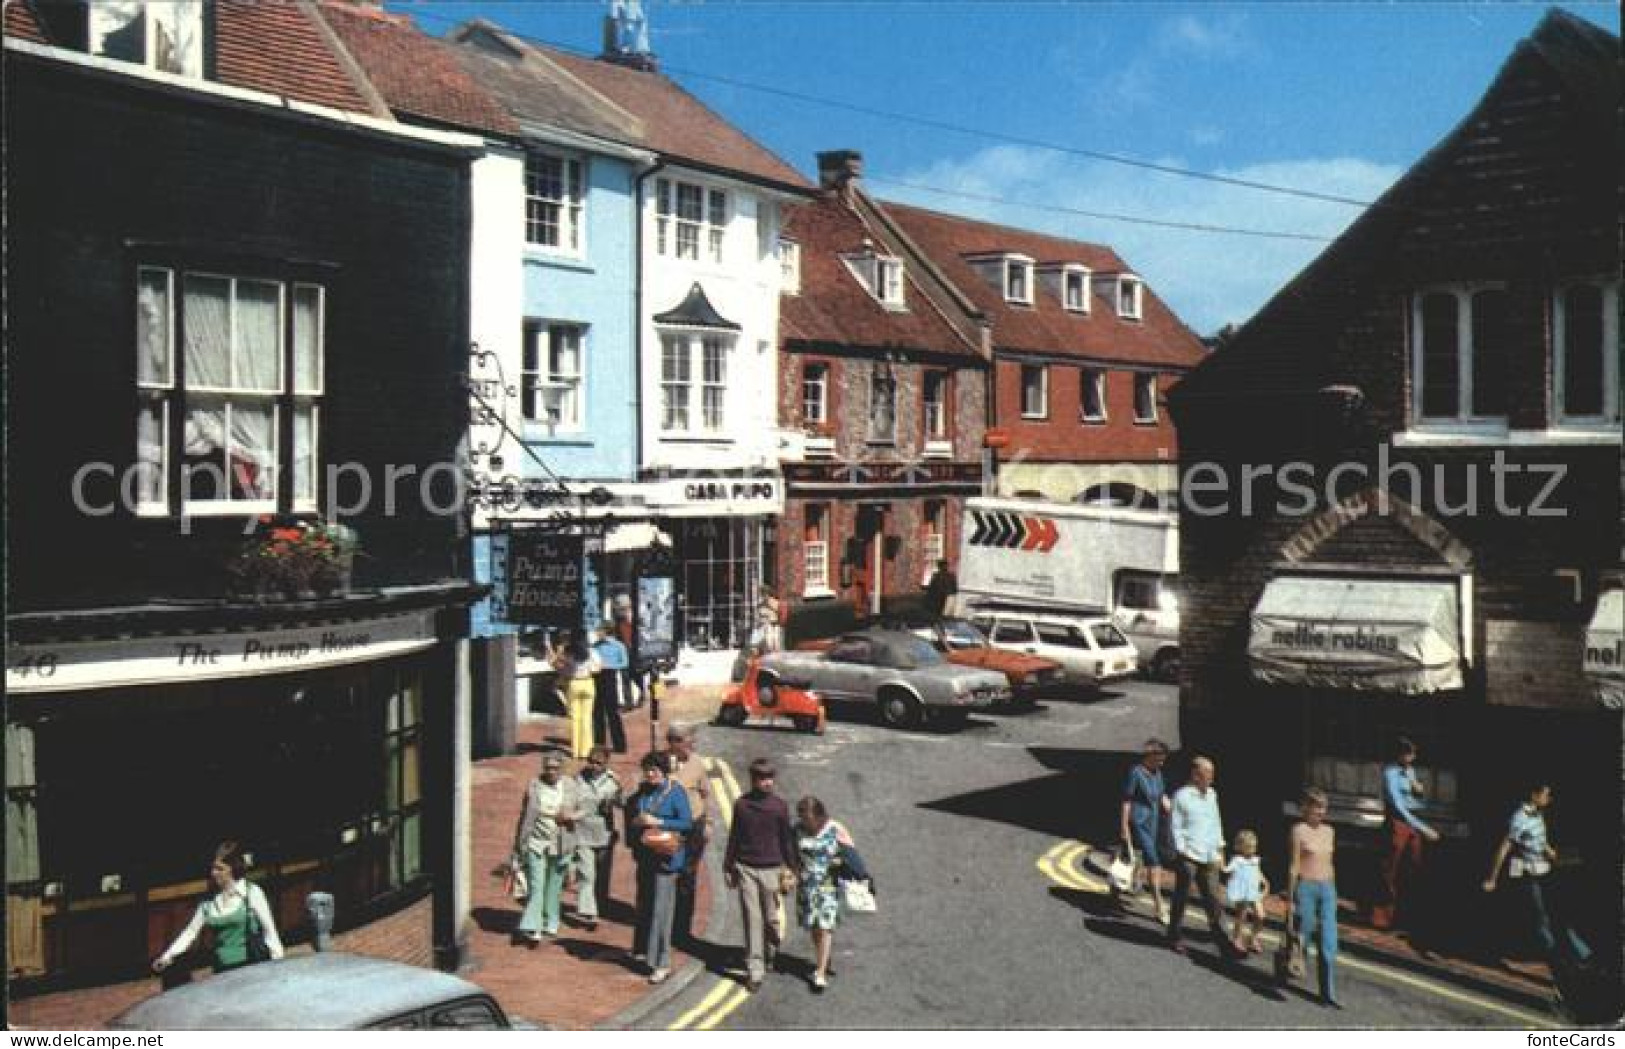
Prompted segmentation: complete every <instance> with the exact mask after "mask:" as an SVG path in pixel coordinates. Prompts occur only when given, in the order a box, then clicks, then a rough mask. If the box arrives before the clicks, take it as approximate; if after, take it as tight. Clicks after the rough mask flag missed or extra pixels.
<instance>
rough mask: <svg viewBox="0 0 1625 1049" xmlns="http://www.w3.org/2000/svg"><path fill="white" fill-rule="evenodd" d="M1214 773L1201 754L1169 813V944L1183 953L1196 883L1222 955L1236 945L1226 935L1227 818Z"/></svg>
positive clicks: (1227, 955) (1231, 953)
mask: <svg viewBox="0 0 1625 1049" xmlns="http://www.w3.org/2000/svg"><path fill="white" fill-rule="evenodd" d="M1216 773H1217V769H1216V768H1215V767H1214V765H1213V761H1212V760H1211V759H1209V758H1206V757H1198V758H1196V759H1195V760H1194V761H1192V762H1191V779H1190V782H1189V783H1187V784H1185V785H1184V786H1183V787H1180V788H1179V790H1178V791H1177V792H1176V793H1175V794H1174V800H1173V805H1172V808H1171V811H1170V813H1169V822H1170V823H1171V824H1172V825H1173V832H1174V833H1173V837H1174V900H1173V907H1172V910H1171V912H1170V914H1169V916H1168V946H1169V948H1170V949H1172V950H1174V951H1177V952H1178V953H1180V954H1184V953H1185V944H1184V940H1183V932H1184V929H1183V926H1184V923H1185V904H1186V903H1187V902H1189V900H1190V895H1191V885H1192V884H1193V883H1194V884H1195V885H1196V887H1197V888H1199V889H1200V890H1201V891H1202V909H1203V910H1204V911H1206V912H1207V923H1208V930H1209V931H1210V932H1211V933H1212V935H1213V942H1214V943H1216V944H1217V945H1218V947H1219V953H1220V954H1221V955H1223V956H1224V957H1225V958H1234V957H1235V948H1234V947H1233V946H1231V944H1230V940H1229V938H1228V937H1226V936H1225V934H1224V917H1223V915H1222V914H1221V913H1220V910H1219V873H1220V870H1221V868H1222V867H1223V865H1224V819H1223V817H1222V816H1221V815H1220V813H1219V792H1218V791H1217V790H1215V789H1214V787H1213V780H1214V777H1215V775H1216Z"/></svg>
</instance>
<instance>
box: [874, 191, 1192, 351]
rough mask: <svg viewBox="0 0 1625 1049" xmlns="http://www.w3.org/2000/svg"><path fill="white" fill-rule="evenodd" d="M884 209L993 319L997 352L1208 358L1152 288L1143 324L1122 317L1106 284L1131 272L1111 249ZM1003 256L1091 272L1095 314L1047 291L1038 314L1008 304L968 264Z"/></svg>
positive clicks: (902, 208) (1036, 305)
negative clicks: (1108, 277)
mask: <svg viewBox="0 0 1625 1049" xmlns="http://www.w3.org/2000/svg"><path fill="white" fill-rule="evenodd" d="M881 206H882V207H883V208H884V209H885V210H886V213H887V214H889V215H891V216H892V218H893V219H894V220H895V221H896V222H897V224H898V225H899V226H901V227H902V229H903V231H904V232H905V233H907V234H908V235H909V236H910V237H911V238H913V240H914V241H915V243H917V244H918V245H919V246H920V249H921V250H922V251H924V252H925V253H926V254H927V255H929V256H930V257H931V259H932V261H933V262H935V263H936V264H937V266H939V267H940V268H941V269H942V271H943V273H944V274H945V275H946V276H947V277H948V279H949V280H951V281H952V282H953V283H954V284H955V285H957V286H958V287H959V288H960V289H961V290H963V291H964V292H965V294H967V295H968V296H970V298H971V300H972V301H973V302H975V303H976V305H977V307H978V308H979V309H981V310H982V311H983V312H984V313H986V314H987V316H988V317H989V319H991V321H992V322H993V344H994V346H995V347H996V348H998V349H1000V350H1025V351H1029V352H1034V353H1052V354H1059V355H1065V356H1073V357H1083V358H1089V359H1095V360H1111V361H1123V362H1128V363H1134V364H1156V365H1167V366H1171V367H1175V368H1189V367H1193V366H1194V365H1196V364H1197V363H1199V362H1200V361H1201V360H1202V358H1203V357H1204V356H1206V351H1205V350H1204V349H1203V348H1202V343H1201V340H1199V339H1198V338H1197V337H1196V335H1195V334H1194V333H1192V332H1191V330H1190V329H1189V328H1187V327H1186V326H1185V324H1184V322H1183V321H1181V320H1180V319H1179V318H1178V317H1176V316H1174V314H1173V312H1172V311H1171V310H1169V309H1168V307H1167V306H1166V305H1164V304H1163V302H1162V300H1161V299H1159V298H1157V296H1156V295H1155V294H1153V293H1152V291H1151V287H1150V285H1149V284H1147V285H1145V286H1144V292H1143V299H1142V302H1141V310H1140V313H1141V316H1142V318H1143V319H1142V320H1139V321H1129V320H1123V319H1122V318H1120V317H1118V316H1117V311H1116V308H1115V305H1114V304H1113V303H1110V302H1107V301H1105V300H1103V299H1102V298H1101V296H1100V294H1099V293H1100V290H1101V285H1102V283H1103V282H1102V281H1101V280H1100V277H1101V275H1104V274H1115V273H1120V272H1124V271H1127V270H1128V269H1129V267H1128V266H1127V264H1125V263H1124V262H1123V260H1122V259H1121V258H1119V257H1118V256H1117V253H1116V252H1114V251H1112V250H1111V249H1110V248H1107V247H1103V246H1101V245H1098V244H1086V243H1083V242H1080V241H1074V240H1063V239H1061V238H1059V237H1051V236H1047V235H1045V234H1042V233H1034V232H1031V231H1029V230H1021V229H1014V228H1011V227H1009V226H996V225H993V224H991V223H986V222H978V221H976V220H974V219H967V218H961V217H959V216H957V215H945V214H942V213H941V212H936V211H927V210H925V209H923V208H915V207H909V206H906V205H902V204H891V203H885V204H882V205H881ZM1002 253H1011V254H1017V255H1026V256H1029V257H1030V258H1032V259H1034V260H1036V261H1037V263H1038V264H1039V265H1040V266H1043V265H1044V264H1046V263H1068V262H1073V263H1080V264H1082V265H1084V266H1087V267H1089V269H1090V270H1092V271H1094V273H1095V275H1096V283H1095V289H1096V295H1095V298H1094V301H1093V302H1092V303H1091V308H1090V311H1089V312H1088V313H1087V314H1081V313H1074V312H1072V311H1070V310H1068V309H1066V308H1065V307H1064V306H1063V305H1062V304H1061V302H1060V300H1059V299H1058V298H1057V297H1056V296H1055V295H1054V294H1052V293H1050V292H1048V291H1046V290H1045V289H1044V288H1042V287H1039V288H1037V289H1036V290H1035V293H1034V296H1033V299H1034V302H1033V304H1032V305H1031V306H1024V305H1015V304H1012V303H1009V302H1006V301H1005V298H1004V292H1003V289H1000V288H995V287H994V286H993V285H992V284H990V283H989V282H988V281H987V280H986V279H985V278H984V277H983V276H982V275H981V274H980V273H979V272H978V271H977V270H976V269H975V268H973V267H972V266H971V264H970V263H969V262H967V261H966V257H967V256H976V255H991V254H1002ZM1035 281H1036V275H1035Z"/></svg>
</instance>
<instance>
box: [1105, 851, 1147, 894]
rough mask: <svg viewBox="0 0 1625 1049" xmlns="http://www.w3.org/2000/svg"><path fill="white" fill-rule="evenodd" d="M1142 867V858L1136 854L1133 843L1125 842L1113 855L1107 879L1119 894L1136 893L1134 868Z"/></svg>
mask: <svg viewBox="0 0 1625 1049" xmlns="http://www.w3.org/2000/svg"><path fill="white" fill-rule="evenodd" d="M1139 865H1140V858H1139V857H1138V856H1136V855H1135V853H1134V845H1133V843H1132V842H1124V843H1123V844H1122V845H1121V846H1119V847H1118V849H1117V851H1116V852H1114V853H1112V862H1111V866H1110V867H1108V868H1107V869H1106V878H1107V880H1108V881H1110V882H1111V886H1112V889H1113V890H1115V891H1117V892H1123V893H1131V892H1133V891H1134V868H1135V867H1138V866H1139Z"/></svg>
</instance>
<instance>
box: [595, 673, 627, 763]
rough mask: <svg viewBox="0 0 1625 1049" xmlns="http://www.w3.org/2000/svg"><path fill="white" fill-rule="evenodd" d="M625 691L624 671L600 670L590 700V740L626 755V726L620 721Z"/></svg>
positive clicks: (596, 744)
mask: <svg viewBox="0 0 1625 1049" xmlns="http://www.w3.org/2000/svg"><path fill="white" fill-rule="evenodd" d="M625 691H626V671H624V670H600V671H599V672H598V680H597V688H596V690H595V692H594V693H593V699H592V738H593V743H594V745H595V746H600V747H609V748H611V749H613V750H614V751H615V753H617V754H625V753H626V724H625V723H624V722H622V721H621V697H622V695H623V694H624V693H625Z"/></svg>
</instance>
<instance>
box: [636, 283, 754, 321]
mask: <svg viewBox="0 0 1625 1049" xmlns="http://www.w3.org/2000/svg"><path fill="white" fill-rule="evenodd" d="M655 323H656V324H667V325H681V326H683V327H688V328H715V329H717V330H718V331H743V330H744V329H743V328H741V327H740V326H739V325H738V324H735V323H734V322H733V321H731V320H729V319H728V318H726V317H724V316H723V315H722V314H720V313H718V312H717V308H716V307H715V306H713V305H711V300H710V299H709V298H707V297H706V294H705V289H704V288H702V287H700V282H699V281H695V282H694V286H693V287H691V288H689V289H688V294H687V295H685V296H683V301H682V302H680V303H678V304H677V305H676V306H673V307H672V308H671V309H669V310H667V311H666V312H664V313H657V314H655Z"/></svg>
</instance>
